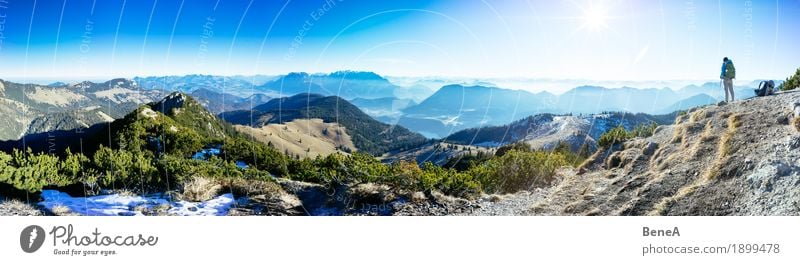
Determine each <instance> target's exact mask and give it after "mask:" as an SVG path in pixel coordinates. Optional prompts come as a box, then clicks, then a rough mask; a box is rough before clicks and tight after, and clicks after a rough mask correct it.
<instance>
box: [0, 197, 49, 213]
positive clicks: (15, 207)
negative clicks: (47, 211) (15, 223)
mask: <svg viewBox="0 0 800 265" xmlns="http://www.w3.org/2000/svg"><path fill="white" fill-rule="evenodd" d="M0 206H2V208H4V209H6V210H7V211H9V212H11V213H12V214H14V215H28V216H38V215H42V212H41V211H39V210H38V209H36V208H34V207H33V206H32V205H30V204H27V203H24V202H22V201H20V200H8V201H2V202H0Z"/></svg>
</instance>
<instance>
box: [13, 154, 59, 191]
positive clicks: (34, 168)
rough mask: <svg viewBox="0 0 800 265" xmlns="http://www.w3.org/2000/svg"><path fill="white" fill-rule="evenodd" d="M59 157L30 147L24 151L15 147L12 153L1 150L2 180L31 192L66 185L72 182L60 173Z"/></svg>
mask: <svg viewBox="0 0 800 265" xmlns="http://www.w3.org/2000/svg"><path fill="white" fill-rule="evenodd" d="M59 167H60V165H59V159H58V157H56V156H54V155H50V154H44V153H40V154H33V153H32V152H31V150H30V148H29V149H28V150H27V151H25V152H22V151H20V150H17V149H15V150H14V152H12V153H11V154H10V155H9V154H6V153H2V152H0V182H3V183H7V184H10V185H12V186H13V187H14V188H16V189H19V190H24V191H29V192H35V191H39V190H41V189H42V188H44V187H45V186H49V185H55V186H64V185H68V184H70V183H72V181H73V180H72V179H70V178H69V177H68V176H66V175H63V174H60V172H61V171H60V170H59Z"/></svg>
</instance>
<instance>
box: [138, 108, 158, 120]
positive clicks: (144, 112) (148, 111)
mask: <svg viewBox="0 0 800 265" xmlns="http://www.w3.org/2000/svg"><path fill="white" fill-rule="evenodd" d="M142 115H144V116H145V117H148V118H152V119H155V118H156V116H158V113H156V112H155V111H153V110H151V109H149V108H144V109H142Z"/></svg>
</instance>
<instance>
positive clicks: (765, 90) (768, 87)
mask: <svg viewBox="0 0 800 265" xmlns="http://www.w3.org/2000/svg"><path fill="white" fill-rule="evenodd" d="M755 92H756V96H757V97H763V96H769V95H772V94H775V81H772V80H767V81H761V83H758V89H756V90H755Z"/></svg>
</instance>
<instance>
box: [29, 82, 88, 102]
mask: <svg viewBox="0 0 800 265" xmlns="http://www.w3.org/2000/svg"><path fill="white" fill-rule="evenodd" d="M27 96H28V98H30V99H31V100H33V101H36V102H39V103H45V104H50V105H53V106H59V107H64V106H68V105H70V104H73V103H75V102H79V101H85V100H88V98H86V97H85V96H83V95H81V94H78V93H75V92H72V91H69V90H67V89H63V88H44V87H38V86H37V87H36V88H35V89H34V91H33V93H28V95H27Z"/></svg>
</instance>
